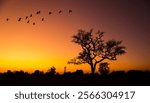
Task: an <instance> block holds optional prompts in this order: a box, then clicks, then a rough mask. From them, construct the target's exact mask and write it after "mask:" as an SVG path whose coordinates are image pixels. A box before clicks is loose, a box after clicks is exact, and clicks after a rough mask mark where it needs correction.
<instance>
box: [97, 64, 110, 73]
mask: <svg viewBox="0 0 150 103" xmlns="http://www.w3.org/2000/svg"><path fill="white" fill-rule="evenodd" d="M108 65H109V64H108V63H107V62H104V63H100V65H99V72H100V74H101V75H107V74H108V73H109V71H110V69H109V67H108Z"/></svg>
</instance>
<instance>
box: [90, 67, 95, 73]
mask: <svg viewBox="0 0 150 103" xmlns="http://www.w3.org/2000/svg"><path fill="white" fill-rule="evenodd" d="M90 66H91V75H94V73H95V67H94V66H93V65H90Z"/></svg>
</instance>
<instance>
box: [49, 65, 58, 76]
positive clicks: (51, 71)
mask: <svg viewBox="0 0 150 103" xmlns="http://www.w3.org/2000/svg"><path fill="white" fill-rule="evenodd" d="M47 73H48V74H50V75H55V74H56V68H55V67H54V66H52V67H51V68H50V69H48V71H47Z"/></svg>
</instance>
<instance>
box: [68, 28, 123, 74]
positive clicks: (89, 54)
mask: <svg viewBox="0 0 150 103" xmlns="http://www.w3.org/2000/svg"><path fill="white" fill-rule="evenodd" d="M103 36H104V32H101V31H99V30H98V32H97V33H95V34H93V29H91V30H90V31H89V32H86V31H85V30H79V31H78V33H77V34H76V35H74V36H73V37H72V38H73V40H72V42H74V43H76V44H78V45H80V46H81V48H82V52H80V53H79V55H78V56H77V57H76V58H74V59H71V60H70V61H68V64H77V65H78V64H83V63H88V64H89V65H90V67H91V74H92V75H94V73H95V69H96V66H97V64H98V63H100V62H102V61H104V60H105V59H108V60H117V56H118V55H122V54H124V53H126V51H125V49H126V47H125V46H122V45H121V44H122V41H116V40H114V39H112V40H108V41H104V39H103V38H102V37H103Z"/></svg>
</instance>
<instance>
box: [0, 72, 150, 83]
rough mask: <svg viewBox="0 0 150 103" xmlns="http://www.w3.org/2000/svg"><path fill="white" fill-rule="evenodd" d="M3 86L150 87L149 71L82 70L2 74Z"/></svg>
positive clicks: (0, 81) (0, 80)
mask: <svg viewBox="0 0 150 103" xmlns="http://www.w3.org/2000/svg"><path fill="white" fill-rule="evenodd" d="M0 85H1V86H150V72H149V71H135V70H131V71H128V72H124V71H116V72H112V73H110V74H108V75H99V74H98V73H97V74H95V75H90V74H83V72H82V71H81V70H77V71H76V72H73V73H70V72H67V73H64V74H63V75H60V74H57V73H54V72H47V73H43V72H40V71H39V70H36V71H35V72H34V73H32V74H29V73H26V72H24V71H16V72H11V71H7V72H5V73H0Z"/></svg>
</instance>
